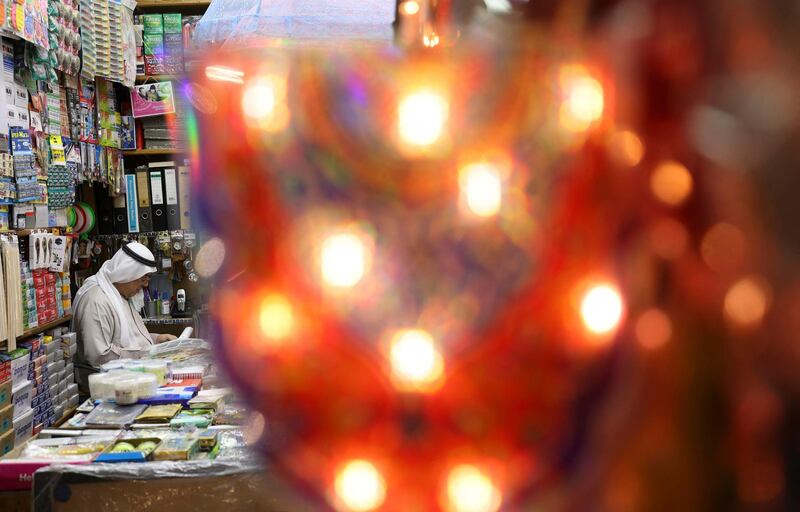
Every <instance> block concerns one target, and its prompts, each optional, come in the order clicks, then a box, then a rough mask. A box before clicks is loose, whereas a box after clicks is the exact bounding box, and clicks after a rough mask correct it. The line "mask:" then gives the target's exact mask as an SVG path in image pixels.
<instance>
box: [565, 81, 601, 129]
mask: <svg viewBox="0 0 800 512" xmlns="http://www.w3.org/2000/svg"><path fill="white" fill-rule="evenodd" d="M559 84H560V86H561V91H562V97H563V101H562V103H561V109H560V110H559V121H560V122H561V125H562V126H563V127H564V128H565V129H567V130H568V131H571V132H582V131H586V130H588V129H589V127H590V126H591V125H592V124H593V123H595V122H596V121H598V120H599V119H600V118H601V117H602V116H603V109H604V107H605V99H604V96H603V86H602V84H600V82H599V81H597V79H595V78H594V77H593V76H592V75H591V74H589V72H588V71H587V70H586V68H584V67H583V66H579V65H569V66H563V67H562V68H561V70H560V72H559Z"/></svg>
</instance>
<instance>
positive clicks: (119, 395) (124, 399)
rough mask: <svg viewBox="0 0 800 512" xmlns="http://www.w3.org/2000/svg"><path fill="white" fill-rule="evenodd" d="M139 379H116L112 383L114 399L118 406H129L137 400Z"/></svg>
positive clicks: (131, 377) (130, 377)
mask: <svg viewBox="0 0 800 512" xmlns="http://www.w3.org/2000/svg"><path fill="white" fill-rule="evenodd" d="M138 387H139V379H137V378H136V377H135V376H126V377H120V378H117V379H116V380H115V381H114V399H115V400H116V402H117V403H118V404H121V405H130V404H135V403H136V402H137V401H138V400H139V393H138Z"/></svg>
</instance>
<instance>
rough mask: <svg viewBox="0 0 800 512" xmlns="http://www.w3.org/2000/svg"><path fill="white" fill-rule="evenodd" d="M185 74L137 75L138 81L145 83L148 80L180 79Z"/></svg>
mask: <svg viewBox="0 0 800 512" xmlns="http://www.w3.org/2000/svg"><path fill="white" fill-rule="evenodd" d="M182 78H183V75H136V82H138V83H143V82H146V81H148V80H152V81H154V82H163V81H165V80H180V79H182Z"/></svg>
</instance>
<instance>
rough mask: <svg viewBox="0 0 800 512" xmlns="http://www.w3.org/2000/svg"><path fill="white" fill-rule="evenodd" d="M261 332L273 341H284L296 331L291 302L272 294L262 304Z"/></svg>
mask: <svg viewBox="0 0 800 512" xmlns="http://www.w3.org/2000/svg"><path fill="white" fill-rule="evenodd" d="M258 324H259V327H260V328H261V332H262V333H263V334H264V336H266V337H267V338H269V339H271V340H282V339H284V338H286V337H288V336H289V335H290V334H291V333H292V331H293V330H294V312H293V311H292V305H291V304H290V303H289V301H288V300H287V299H286V297H284V296H283V295H280V294H277V293H276V294H271V295H269V296H267V297H266V298H265V299H264V300H263V301H262V302H261V308H260V309H259V313H258Z"/></svg>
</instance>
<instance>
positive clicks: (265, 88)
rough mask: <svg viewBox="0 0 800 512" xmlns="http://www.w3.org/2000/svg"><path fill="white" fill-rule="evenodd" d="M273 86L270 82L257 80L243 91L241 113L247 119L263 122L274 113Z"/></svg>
mask: <svg viewBox="0 0 800 512" xmlns="http://www.w3.org/2000/svg"><path fill="white" fill-rule="evenodd" d="M275 101H276V98H275V86H274V84H273V83H272V80H267V79H258V80H256V81H255V82H254V83H251V84H249V85H248V86H247V88H246V89H245V90H244V94H243V95H242V111H243V112H244V115H245V116H247V117H251V118H253V119H257V120H263V119H266V118H268V117H269V116H271V115H272V113H273V112H274V111H275Z"/></svg>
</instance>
